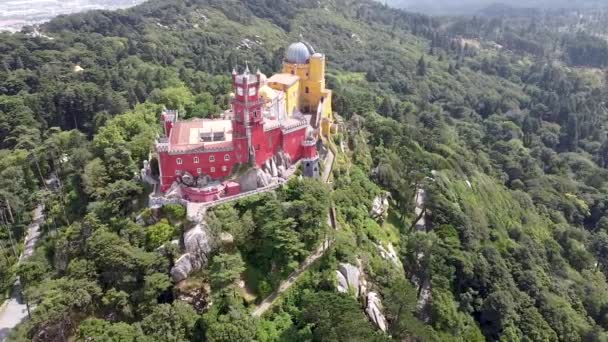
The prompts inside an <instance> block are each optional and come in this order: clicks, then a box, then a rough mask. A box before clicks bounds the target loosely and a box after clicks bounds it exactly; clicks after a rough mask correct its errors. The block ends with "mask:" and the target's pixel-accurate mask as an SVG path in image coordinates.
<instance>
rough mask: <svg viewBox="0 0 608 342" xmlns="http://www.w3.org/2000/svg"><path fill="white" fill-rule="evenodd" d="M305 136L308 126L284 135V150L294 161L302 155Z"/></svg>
mask: <svg viewBox="0 0 608 342" xmlns="http://www.w3.org/2000/svg"><path fill="white" fill-rule="evenodd" d="M305 136H306V127H302V129H299V130H297V131H294V132H291V133H287V134H285V136H283V151H285V153H287V154H289V156H290V157H291V160H292V161H293V162H295V161H297V160H299V159H300V158H301V156H302V141H304V137H305Z"/></svg>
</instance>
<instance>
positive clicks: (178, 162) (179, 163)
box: [175, 158, 183, 165]
mask: <svg viewBox="0 0 608 342" xmlns="http://www.w3.org/2000/svg"><path fill="white" fill-rule="evenodd" d="M175 161H176V162H177V165H182V163H183V161H182V158H177V159H176V160H175Z"/></svg>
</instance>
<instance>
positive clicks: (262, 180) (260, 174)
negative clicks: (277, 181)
mask: <svg viewBox="0 0 608 342" xmlns="http://www.w3.org/2000/svg"><path fill="white" fill-rule="evenodd" d="M256 171H257V172H256V176H257V183H258V188H264V187H267V186H269V185H270V184H272V175H271V174H269V173H267V172H264V171H262V170H260V169H256Z"/></svg>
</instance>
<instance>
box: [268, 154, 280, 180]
mask: <svg viewBox="0 0 608 342" xmlns="http://www.w3.org/2000/svg"><path fill="white" fill-rule="evenodd" d="M270 174H271V175H272V177H275V178H276V177H278V176H279V171H278V170H277V164H276V163H275V162H274V157H272V158H271V159H270Z"/></svg>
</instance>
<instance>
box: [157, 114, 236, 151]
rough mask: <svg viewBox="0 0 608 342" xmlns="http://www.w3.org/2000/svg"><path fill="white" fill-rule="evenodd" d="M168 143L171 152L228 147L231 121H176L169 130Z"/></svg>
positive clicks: (230, 142) (230, 138)
mask: <svg viewBox="0 0 608 342" xmlns="http://www.w3.org/2000/svg"><path fill="white" fill-rule="evenodd" d="M169 142H170V150H171V151H188V150H194V149H198V148H201V147H204V148H223V147H228V145H231V144H232V121H230V120H208V119H194V120H189V121H178V122H176V123H175V125H174V126H173V129H172V130H171V136H170V138H169Z"/></svg>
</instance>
